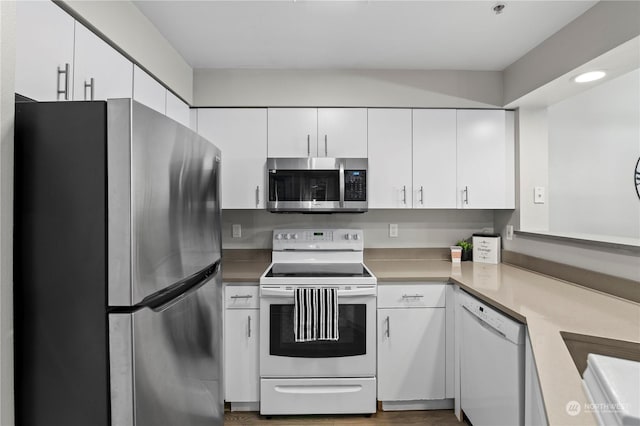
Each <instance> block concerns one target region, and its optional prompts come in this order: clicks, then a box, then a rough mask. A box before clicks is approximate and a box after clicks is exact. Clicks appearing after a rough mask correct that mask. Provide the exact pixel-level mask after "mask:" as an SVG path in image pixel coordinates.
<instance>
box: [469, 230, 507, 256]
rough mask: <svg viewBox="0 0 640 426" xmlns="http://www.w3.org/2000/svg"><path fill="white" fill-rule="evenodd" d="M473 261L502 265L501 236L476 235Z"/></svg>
mask: <svg viewBox="0 0 640 426" xmlns="http://www.w3.org/2000/svg"><path fill="white" fill-rule="evenodd" d="M473 261H474V262H479V263H500V235H494V234H491V235H488V234H474V235H473Z"/></svg>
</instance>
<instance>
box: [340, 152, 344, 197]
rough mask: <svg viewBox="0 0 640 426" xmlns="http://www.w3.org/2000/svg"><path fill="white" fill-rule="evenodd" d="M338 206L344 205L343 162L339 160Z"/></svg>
mask: <svg viewBox="0 0 640 426" xmlns="http://www.w3.org/2000/svg"><path fill="white" fill-rule="evenodd" d="M340 207H344V162H342V161H340Z"/></svg>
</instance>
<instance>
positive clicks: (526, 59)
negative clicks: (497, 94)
mask: <svg viewBox="0 0 640 426" xmlns="http://www.w3.org/2000/svg"><path fill="white" fill-rule="evenodd" d="M638 16H640V2H638V1H601V2H599V3H597V4H596V5H595V6H593V7H592V8H591V9H589V10H587V11H586V12H585V13H584V14H582V15H581V16H579V17H578V18H576V19H575V20H574V21H573V22H571V23H569V24H568V25H567V26H565V27H564V28H562V29H561V30H560V31H558V32H557V33H555V34H554V35H552V36H551V37H549V38H548V39H546V40H545V41H543V42H542V43H540V44H539V45H538V46H536V47H535V48H534V49H532V50H531V51H529V52H528V53H527V54H526V55H524V56H523V57H522V58H520V59H518V60H517V61H516V62H514V63H513V64H511V65H509V66H508V67H507V68H506V69H505V70H504V102H503V105H508V104H510V103H511V102H513V101H515V100H516V99H518V98H520V97H521V96H523V95H526V94H527V93H529V92H531V91H533V90H535V89H537V88H538V87H540V86H542V85H544V84H546V83H549V82H550V81H552V80H554V79H556V78H558V77H560V76H562V75H564V74H566V73H567V72H569V71H571V70H573V69H575V68H577V67H578V66H580V65H582V64H584V63H586V62H588V61H590V60H592V59H594V58H596V57H598V56H600V55H602V54H603V53H605V52H607V51H609V50H611V49H613V48H614V47H616V46H618V45H620V44H622V43H624V42H626V41H628V40H631V39H632V38H634V37H636V36H638V35H639V34H640V24H639V20H638Z"/></svg>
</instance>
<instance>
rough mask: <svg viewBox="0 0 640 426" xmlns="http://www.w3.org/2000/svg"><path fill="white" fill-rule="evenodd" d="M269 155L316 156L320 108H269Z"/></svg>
mask: <svg viewBox="0 0 640 426" xmlns="http://www.w3.org/2000/svg"><path fill="white" fill-rule="evenodd" d="M268 117H269V127H268V137H267V139H268V156H269V157H316V156H317V155H318V110H317V109H316V108H269V110H268Z"/></svg>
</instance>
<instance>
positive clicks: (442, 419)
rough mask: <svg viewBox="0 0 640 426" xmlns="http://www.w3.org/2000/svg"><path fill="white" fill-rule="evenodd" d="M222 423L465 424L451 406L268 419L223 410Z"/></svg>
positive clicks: (303, 425)
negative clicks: (444, 408)
mask: <svg viewBox="0 0 640 426" xmlns="http://www.w3.org/2000/svg"><path fill="white" fill-rule="evenodd" d="M224 424H225V426H230V425H238V426H240V425H242V426H252V425H258V424H259V425H265V426H293V425H301V426H334V425H335V426H338V425H351V426H358V425H376V426H381V425H385V426H386V425H388V426H404V425H422V426H464V425H465V424H466V423H464V422H458V419H456V417H455V416H454V415H453V410H431V411H378V412H377V413H376V414H373V415H372V416H371V417H366V416H363V415H357V414H356V415H330V416H272V417H271V418H270V419H267V418H266V417H263V416H260V414H259V413H257V412H237V411H236V412H231V411H227V412H225V414H224Z"/></svg>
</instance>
